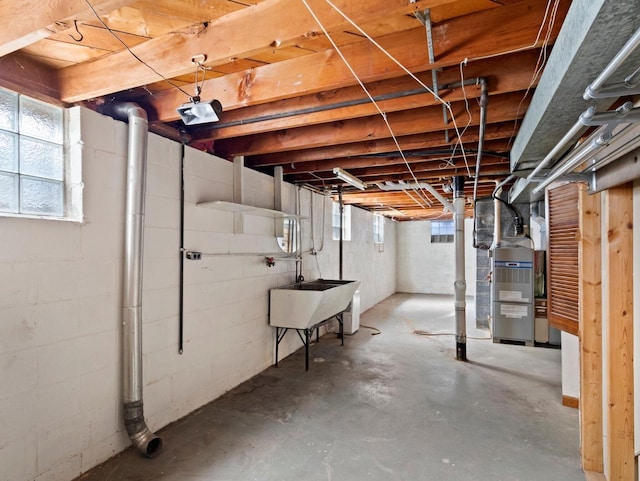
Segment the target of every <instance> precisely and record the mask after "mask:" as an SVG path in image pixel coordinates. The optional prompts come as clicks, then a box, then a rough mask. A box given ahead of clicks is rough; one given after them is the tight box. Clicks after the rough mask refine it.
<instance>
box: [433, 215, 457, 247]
mask: <svg viewBox="0 0 640 481" xmlns="http://www.w3.org/2000/svg"><path fill="white" fill-rule="evenodd" d="M455 232H456V230H455V226H454V224H453V221H452V220H432V221H431V243H432V244H446V243H452V242H453V236H454V234H455Z"/></svg>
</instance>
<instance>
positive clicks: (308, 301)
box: [269, 279, 360, 329]
mask: <svg viewBox="0 0 640 481" xmlns="http://www.w3.org/2000/svg"><path fill="white" fill-rule="evenodd" d="M359 285H360V281H345V280H334V279H317V280H315V281H308V282H300V283H297V284H290V285H288V286H283V287H278V288H274V289H271V290H270V291H269V324H270V325H272V326H275V327H287V328H291V329H308V328H310V327H311V326H314V325H315V324H318V323H319V322H322V321H324V320H326V319H329V318H330V317H333V316H335V315H336V314H339V313H341V312H342V311H344V310H345V309H346V308H347V306H348V305H349V303H350V302H351V299H352V298H353V294H354V293H355V291H356V289H358V286H359Z"/></svg>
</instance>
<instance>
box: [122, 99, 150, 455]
mask: <svg viewBox="0 0 640 481" xmlns="http://www.w3.org/2000/svg"><path fill="white" fill-rule="evenodd" d="M110 109H111V113H112V115H113V116H114V117H115V118H117V119H120V120H125V121H127V122H128V123H129V134H128V136H129V146H128V154H127V194H126V210H125V243H124V279H123V293H122V382H123V385H122V402H123V408H124V425H125V428H126V429H127V433H128V434H129V438H130V439H131V442H132V444H133V445H134V446H135V448H136V449H137V450H138V451H140V452H141V453H142V454H144V455H145V456H148V457H150V458H152V457H154V456H156V455H157V454H158V453H159V452H160V448H161V447H162V440H161V439H160V438H159V437H158V436H156V435H155V434H154V433H152V432H151V430H150V429H149V428H148V427H147V423H146V422H145V420H144V411H143V402H142V257H143V234H144V200H145V188H146V177H147V137H148V121H147V114H146V112H145V111H144V109H143V108H142V107H140V106H139V105H138V104H135V103H132V102H123V103H115V104H112V105H110Z"/></svg>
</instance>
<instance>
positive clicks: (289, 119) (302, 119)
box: [196, 85, 527, 140]
mask: <svg viewBox="0 0 640 481" xmlns="http://www.w3.org/2000/svg"><path fill="white" fill-rule="evenodd" d="M523 88H527V86H526V85H524V87H523ZM362 95H365V94H364V93H363V94H362ZM478 97H480V87H479V86H476V85H474V86H470V87H467V88H466V89H464V90H463V89H461V88H456V89H453V90H445V91H443V92H442V93H441V94H440V98H442V99H443V100H444V101H445V102H457V101H460V100H464V99H465V98H467V99H474V98H478ZM360 102H361V103H359V104H358V105H349V106H344V107H342V106H336V108H330V106H327V107H328V108H326V109H322V110H319V111H316V112H310V113H303V114H301V115H291V116H286V117H282V116H278V117H277V118H273V119H269V120H264V121H262V122H250V123H244V122H243V123H238V124H236V125H229V126H225V125H224V124H223V126H222V127H217V126H215V125H214V126H213V128H211V129H208V131H207V133H206V135H205V136H204V138H206V139H207V140H209V139H210V140H220V139H228V138H231V137H239V136H243V135H255V134H261V133H265V132H274V131H277V130H284V129H295V128H298V127H304V126H309V125H318V124H322V123H327V122H337V121H341V120H347V119H354V118H362V117H368V116H371V115H376V114H379V111H378V108H380V109H381V110H382V111H383V112H385V113H391V112H398V111H401V110H411V109H418V108H422V107H429V106H432V105H441V103H440V101H438V100H436V99H435V97H434V96H433V95H432V94H430V93H426V92H425V91H423V92H422V93H420V94H415V93H413V94H409V95H404V96H401V97H398V98H394V99H389V100H380V101H378V102H377V105H378V107H376V105H374V104H373V103H372V102H371V101H370V100H369V99H368V98H366V97H365V98H362V99H360ZM196 135H198V134H196Z"/></svg>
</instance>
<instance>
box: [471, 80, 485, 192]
mask: <svg viewBox="0 0 640 481" xmlns="http://www.w3.org/2000/svg"><path fill="white" fill-rule="evenodd" d="M478 81H479V82H480V130H479V132H478V156H477V158H476V172H475V175H476V176H475V179H474V181H473V202H475V201H476V198H477V197H478V179H479V177H480V163H481V162H482V151H483V149H484V134H485V130H486V128H487V104H488V103H489V93H488V91H487V90H488V89H487V79H485V78H483V77H481V78H480V79H478Z"/></svg>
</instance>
